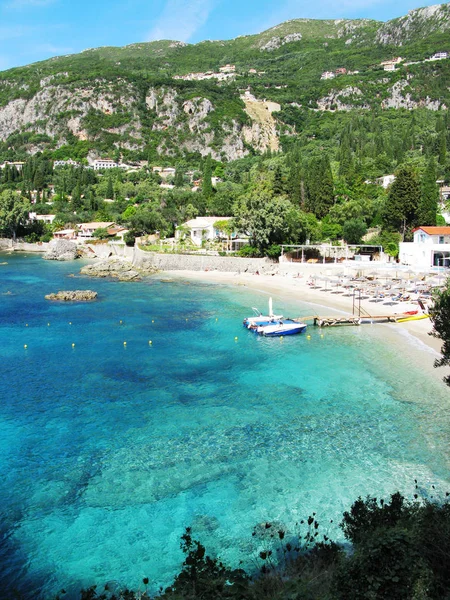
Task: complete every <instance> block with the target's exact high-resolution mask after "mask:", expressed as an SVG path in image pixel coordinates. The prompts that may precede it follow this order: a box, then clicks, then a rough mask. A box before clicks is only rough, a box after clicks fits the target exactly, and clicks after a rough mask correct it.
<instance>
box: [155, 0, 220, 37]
mask: <svg viewBox="0 0 450 600" xmlns="http://www.w3.org/2000/svg"><path fill="white" fill-rule="evenodd" d="M216 3H217V0H188V1H186V0H168V2H167V4H166V6H165V8H164V10H163V12H162V14H161V15H160V17H159V18H158V19H157V21H156V23H155V25H154V26H153V28H152V30H151V31H150V33H149V34H148V36H147V39H148V41H152V40H167V39H169V40H178V41H180V42H187V41H189V40H190V39H191V37H192V36H193V35H194V34H195V33H196V32H197V31H198V30H199V29H200V28H201V27H202V26H203V25H204V24H205V23H206V21H207V20H208V17H209V15H210V13H211V11H212V10H213V8H214V7H215V5H216Z"/></svg>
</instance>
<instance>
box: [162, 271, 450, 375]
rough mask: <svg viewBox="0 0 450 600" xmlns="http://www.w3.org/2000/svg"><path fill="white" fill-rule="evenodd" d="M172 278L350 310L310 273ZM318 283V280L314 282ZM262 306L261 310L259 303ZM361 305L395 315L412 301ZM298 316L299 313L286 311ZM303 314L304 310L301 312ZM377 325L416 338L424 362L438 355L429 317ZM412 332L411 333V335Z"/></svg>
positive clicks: (330, 310)
mask: <svg viewBox="0 0 450 600" xmlns="http://www.w3.org/2000/svg"><path fill="white" fill-rule="evenodd" d="M165 274H166V275H167V276H169V277H171V278H177V279H179V278H182V279H190V280H197V281H204V282H206V281H209V282H211V283H220V284H226V285H230V286H233V285H239V286H247V287H249V288H251V289H254V290H261V291H262V292H264V293H266V294H271V295H272V297H273V299H274V303H275V305H276V304H277V302H276V299H277V298H278V299H280V300H282V299H289V301H290V302H292V301H293V300H294V301H295V300H298V301H299V302H302V303H309V304H311V312H310V313H308V315H319V316H332V315H337V314H345V315H351V314H352V305H353V298H352V297H350V296H347V297H346V296H343V295H342V294H333V293H332V292H331V291H330V289H331V288H330V286H328V290H327V291H323V289H319V288H318V287H317V288H316V289H315V288H314V287H311V286H310V285H308V281H309V277H307V276H303V277H290V276H283V275H254V274H249V273H224V272H219V271H168V272H166V273H165ZM317 285H318V286H319V282H318V284H317ZM260 308H261V310H264V306H263V305H262V306H261V307H260ZM361 308H362V309H363V310H364V311H365V312H366V313H368V314H370V315H372V316H380V315H394V314H398V313H402V312H404V311H405V310H410V309H411V304H407V303H404V304H403V303H401V304H398V305H396V306H386V305H384V304H382V303H378V304H377V303H372V302H369V299H364V300H361ZM289 316H295V317H297V316H298V317H301V316H302V315H301V314H299V315H289ZM303 316H306V313H305V312H303ZM376 327H384V328H385V329H386V335H392V334H394V335H402V338H403V340H405V341H407V340H408V339H409V341H410V342H411V341H414V342H415V343H416V345H417V341H418V342H420V344H423V345H424V346H423V347H422V349H423V351H425V352H426V354H427V356H428V359H427V362H428V363H430V364H432V363H433V362H434V359H436V358H438V357H439V356H440V351H441V346H442V343H441V340H439V339H438V338H435V337H432V336H431V335H429V334H430V332H431V331H432V324H431V322H430V320H429V319H423V320H420V321H408V322H404V323H396V324H377V325H376ZM411 336H412V337H411ZM434 371H435V373H436V376H437V377H439V378H442V377H444V375H446V371H445V369H435V370H434Z"/></svg>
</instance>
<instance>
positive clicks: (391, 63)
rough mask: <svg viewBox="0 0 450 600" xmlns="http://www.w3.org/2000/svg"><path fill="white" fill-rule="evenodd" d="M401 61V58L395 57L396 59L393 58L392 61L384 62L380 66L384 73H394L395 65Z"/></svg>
mask: <svg viewBox="0 0 450 600" xmlns="http://www.w3.org/2000/svg"><path fill="white" fill-rule="evenodd" d="M402 61H403V58H402V57H401V56H397V58H393V59H392V60H386V61H384V62H382V63H380V64H381V66H382V67H383V68H384V70H385V71H395V67H396V65H399V64H400V63H401V62H402Z"/></svg>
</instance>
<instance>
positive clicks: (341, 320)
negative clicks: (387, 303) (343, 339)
mask: <svg viewBox="0 0 450 600" xmlns="http://www.w3.org/2000/svg"><path fill="white" fill-rule="evenodd" d="M427 316H428V315H423V316H421V318H426V317H427ZM416 318H417V317H416ZM406 320H412V319H411V317H410V316H409V315H406V314H403V313H400V314H394V315H376V316H372V315H361V316H359V315H349V316H345V317H339V316H336V315H335V316H332V317H319V316H318V315H311V316H308V317H298V318H296V319H293V321H296V322H297V323H304V322H306V321H312V322H313V323H314V325H315V326H317V327H337V326H339V325H371V324H372V323H398V322H402V321H406Z"/></svg>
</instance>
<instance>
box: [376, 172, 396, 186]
mask: <svg viewBox="0 0 450 600" xmlns="http://www.w3.org/2000/svg"><path fill="white" fill-rule="evenodd" d="M375 181H376V182H377V183H378V185H381V187H383V188H384V189H386V188H388V187H389V186H390V185H391V183H394V181H395V175H383V176H382V177H378V178H377V179H376V180H375Z"/></svg>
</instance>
